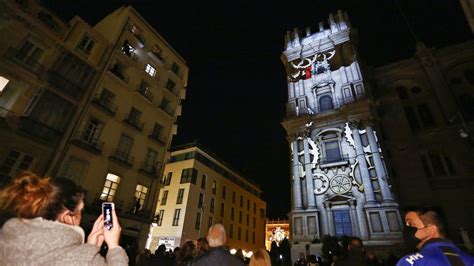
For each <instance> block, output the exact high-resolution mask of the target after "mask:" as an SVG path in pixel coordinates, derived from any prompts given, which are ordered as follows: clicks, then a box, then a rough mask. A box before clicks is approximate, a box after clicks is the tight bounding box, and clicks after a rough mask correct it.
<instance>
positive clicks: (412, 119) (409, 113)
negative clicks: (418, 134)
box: [403, 106, 420, 131]
mask: <svg viewBox="0 0 474 266" xmlns="http://www.w3.org/2000/svg"><path fill="white" fill-rule="evenodd" d="M403 110H404V111H405V116H406V117H407V121H408V124H409V125H410V128H411V130H413V131H417V130H418V129H420V124H419V123H418V119H416V114H415V111H414V110H413V108H412V107H411V106H405V107H404V108H403Z"/></svg>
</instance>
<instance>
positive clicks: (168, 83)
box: [165, 79, 176, 91]
mask: <svg viewBox="0 0 474 266" xmlns="http://www.w3.org/2000/svg"><path fill="white" fill-rule="evenodd" d="M165 87H166V88H167V89H168V90H170V91H173V90H174V88H175V87H176V83H175V82H174V81H173V80H171V79H168V80H167V81H166V85H165Z"/></svg>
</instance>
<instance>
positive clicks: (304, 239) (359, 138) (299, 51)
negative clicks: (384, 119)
mask: <svg viewBox="0 0 474 266" xmlns="http://www.w3.org/2000/svg"><path fill="white" fill-rule="evenodd" d="M328 24H329V28H325V27H324V23H323V22H321V23H320V24H319V30H318V31H317V32H316V33H311V31H310V29H309V28H306V31H305V33H304V35H302V34H301V32H300V31H298V30H297V29H295V30H294V32H292V33H290V32H287V34H286V37H285V43H286V49H285V51H284V52H283V53H282V56H281V58H282V61H283V64H284V65H285V67H286V69H287V75H288V76H287V78H288V104H287V117H286V118H285V119H284V121H283V122H282V124H283V126H284V128H285V129H286V131H287V134H288V141H289V145H290V149H291V168H292V175H293V176H292V180H291V184H292V209H291V211H290V213H289V219H290V226H291V238H292V241H293V242H295V241H296V242H298V243H299V244H300V245H299V246H295V245H294V248H296V249H297V248H299V247H303V248H304V245H303V244H304V243H310V242H311V241H312V240H314V239H321V238H322V237H324V235H335V236H342V235H348V236H357V237H360V238H361V239H363V240H364V243H366V244H367V245H377V246H390V245H396V244H397V243H400V239H401V229H402V226H401V225H402V221H401V217H400V214H399V210H398V203H397V201H396V200H395V197H394V194H393V191H392V188H391V178H390V176H389V174H388V171H387V167H386V163H385V156H384V155H385V154H384V152H383V150H382V149H381V148H382V147H381V145H380V141H379V138H378V134H377V132H378V124H377V123H376V120H374V118H375V116H374V113H373V111H372V110H373V104H372V101H371V100H369V97H370V92H371V87H370V85H369V83H368V81H367V80H366V79H365V77H366V74H365V71H364V69H363V68H362V66H361V63H360V61H359V55H358V52H357V46H356V44H355V43H356V42H355V41H356V38H357V36H356V35H355V33H354V32H353V30H352V28H351V24H350V22H349V20H348V17H347V14H345V13H343V12H341V11H338V12H337V14H336V15H335V16H334V15H332V14H331V15H330V16H329V20H328ZM302 243H303V244H302ZM303 252H304V250H303ZM292 253H294V254H298V253H297V252H292Z"/></svg>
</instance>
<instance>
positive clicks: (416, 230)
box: [397, 208, 474, 266]
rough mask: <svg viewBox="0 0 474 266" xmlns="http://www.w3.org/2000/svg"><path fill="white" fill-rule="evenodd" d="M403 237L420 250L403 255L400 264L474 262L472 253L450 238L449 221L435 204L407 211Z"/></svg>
mask: <svg viewBox="0 0 474 266" xmlns="http://www.w3.org/2000/svg"><path fill="white" fill-rule="evenodd" d="M405 223H406V225H405V227H404V229H403V239H404V241H405V244H406V246H407V247H408V248H409V249H411V250H415V249H417V250H418V252H416V253H412V254H409V255H406V256H405V257H403V258H401V259H400V260H399V261H398V263H397V266H408V265H409V266H411V265H430V266H441V265H443V266H444V265H453V266H458V265H470V266H472V265H474V257H472V256H469V255H467V254H465V253H464V252H462V251H461V250H460V249H459V248H458V247H456V246H455V245H454V244H453V243H452V242H451V241H450V240H448V239H446V231H445V230H446V225H445V223H444V221H443V218H442V216H441V213H440V212H439V211H438V210H436V209H434V208H413V209H410V210H408V211H407V212H406V214H405Z"/></svg>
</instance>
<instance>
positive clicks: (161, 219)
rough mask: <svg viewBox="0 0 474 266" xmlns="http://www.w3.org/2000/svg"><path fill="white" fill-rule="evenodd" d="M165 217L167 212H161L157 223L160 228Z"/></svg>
mask: <svg viewBox="0 0 474 266" xmlns="http://www.w3.org/2000/svg"><path fill="white" fill-rule="evenodd" d="M164 215H165V210H160V212H159V213H158V219H157V221H156V223H157V225H158V226H161V223H162V222H163V216H164Z"/></svg>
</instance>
